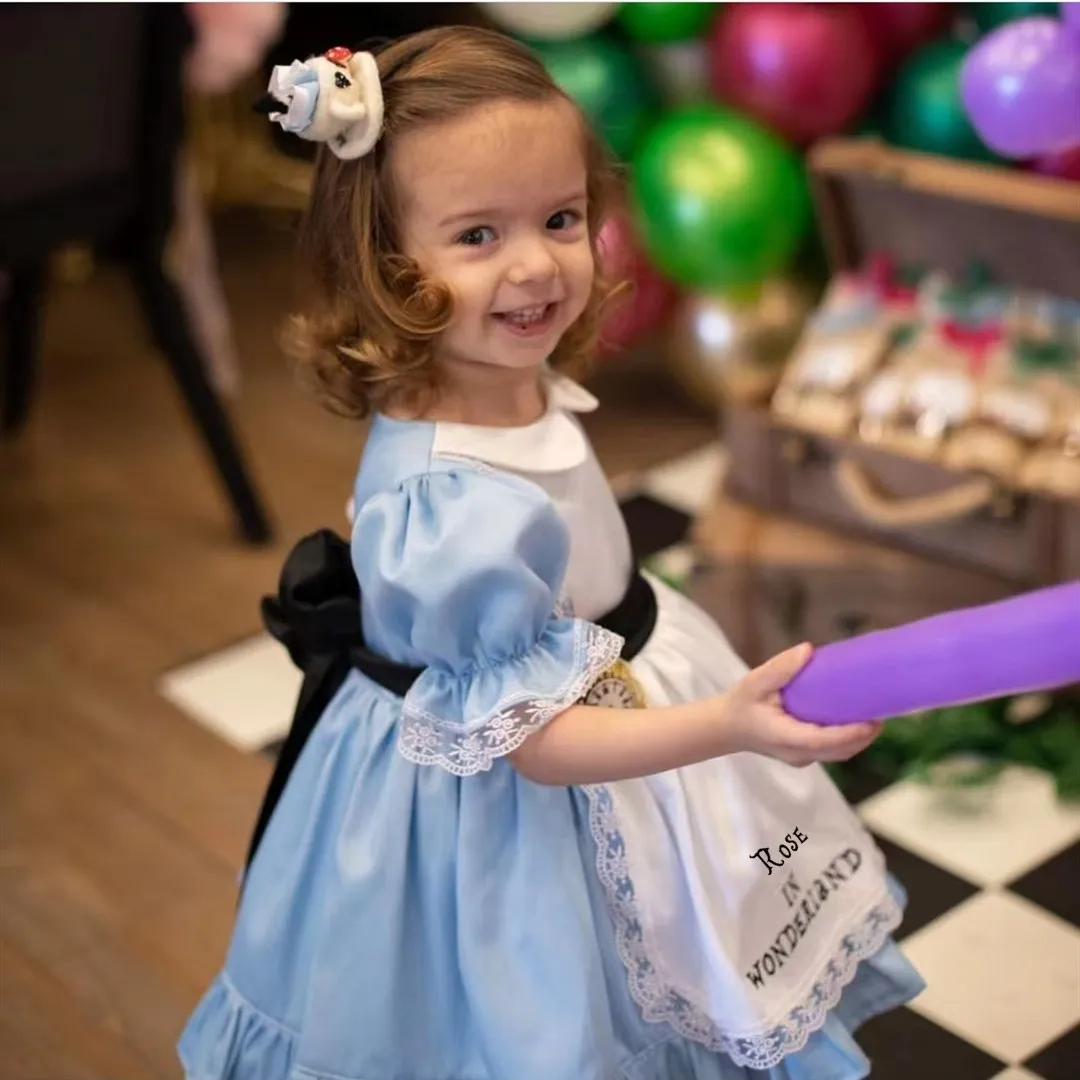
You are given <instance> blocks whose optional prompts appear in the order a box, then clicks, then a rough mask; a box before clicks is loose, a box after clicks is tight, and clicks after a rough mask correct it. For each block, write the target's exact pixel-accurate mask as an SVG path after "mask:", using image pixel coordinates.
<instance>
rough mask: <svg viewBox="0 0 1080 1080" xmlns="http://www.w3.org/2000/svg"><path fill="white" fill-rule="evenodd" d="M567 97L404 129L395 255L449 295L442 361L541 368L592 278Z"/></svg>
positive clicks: (582, 176) (581, 175) (398, 150)
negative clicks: (415, 265)
mask: <svg viewBox="0 0 1080 1080" xmlns="http://www.w3.org/2000/svg"><path fill="white" fill-rule="evenodd" d="M577 125H578V120H577V117H576V115H575V114H574V112H573V110H572V108H571V107H570V106H569V105H568V104H567V103H565V102H562V101H554V102H551V103H548V104H532V103H525V102H516V101H507V102H500V103H497V104H494V105H492V106H490V107H486V108H482V109H475V110H473V111H471V112H469V113H466V114H465V115H463V116H462V117H461V118H460V119H457V120H452V121H450V122H448V123H446V124H440V125H438V126H433V127H428V128H424V129H421V130H419V131H416V132H412V133H410V134H408V135H405V136H403V137H402V138H401V139H400V141H399V142H398V143H397V144H396V145H395V147H394V151H393V155H394V156H393V159H392V166H393V170H394V177H395V182H396V187H397V191H398V193H399V200H400V213H401V237H402V247H403V250H404V253H405V254H406V255H408V256H410V257H411V258H413V259H415V260H416V262H417V263H418V264H419V266H420V268H421V270H422V271H423V272H424V273H425V274H426V275H428V276H430V277H433V278H436V279H438V280H440V281H442V282H444V283H445V284H446V285H447V286H448V287H449V289H450V290H451V292H452V294H453V297H454V314H453V319H452V322H451V324H450V326H449V327H448V328H447V330H446V332H445V333H444V334H443V336H442V338H441V339H440V342H439V347H438V352H437V357H438V358H439V359H440V360H442V361H444V362H445V361H450V362H466V363H481V364H491V365H496V366H499V367H504V368H516V369H520V370H528V369H533V368H539V367H540V366H541V365H542V364H543V363H544V361H545V360H546V359H547V357H548V356H549V355H550V354H551V352H552V350H553V349H554V348H555V345H556V344H557V343H558V340H559V338H560V337H561V336H562V334H563V333H564V332H565V331H566V329H567V328H568V327H569V326H570V325H571V324H572V323H573V322H574V320H575V319H577V317H578V316H579V315H580V314H581V313H582V311H583V310H584V308H585V304H586V301H587V300H588V298H589V293H590V291H591V289H592V283H593V269H594V268H593V257H592V249H591V248H590V245H589V235H588V227H587V222H586V216H585V215H586V193H585V185H586V166H585V159H584V155H583V152H582V139H581V138H580V136H579V133H578V126H577Z"/></svg>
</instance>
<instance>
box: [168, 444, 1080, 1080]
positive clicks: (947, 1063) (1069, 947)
mask: <svg viewBox="0 0 1080 1080" xmlns="http://www.w3.org/2000/svg"><path fill="white" fill-rule="evenodd" d="M721 469H722V460H721V456H720V453H719V451H718V449H714V448H711V447H710V448H706V449H703V450H701V451H699V452H696V453H694V454H691V455H688V456H687V457H685V458H681V459H679V460H677V461H673V462H669V463H667V464H665V465H663V466H662V467H660V468H657V469H654V470H652V471H651V472H649V473H647V474H646V475H644V476H643V477H641V478H640V479H639V480H638V481H635V482H632V483H628V484H620V485H619V490H620V493H621V494H622V497H623V509H624V512H625V516H626V520H627V523H628V526H629V529H630V533H631V537H632V539H633V542H634V546H635V549H636V552H637V554H638V555H639V557H641V558H642V559H649V560H651V561H652V563H653V565H654V566H656V567H657V569H659V570H660V571H661V572H665V573H667V574H669V575H672V576H675V577H679V576H681V575H683V574H684V573H685V572H686V571H687V570H688V569H689V567H690V565H691V564H692V562H693V553H692V551H691V549H690V548H689V547H688V545H687V543H686V540H687V532H688V528H689V525H690V522H691V520H692V518H693V516H694V515H695V514H696V513H697V512H698V511H699V510H700V509H701V508H702V503H703V502H704V500H706V499H707V498H708V497H709V496H710V495H711V493H712V492H713V491H715V490H716V483H717V481H718V478H719V474H720V470H721ZM298 689H299V675H298V673H297V672H296V671H295V670H294V669H293V668H292V667H291V665H290V663H289V660H288V657H287V656H286V655H285V653H284V651H283V650H282V649H281V648H280V647H279V646H278V645H277V643H276V642H274V641H272V640H271V639H269V638H266V637H263V636H258V637H255V638H253V639H251V640H249V641H245V642H241V643H240V644H237V645H233V646H230V647H228V648H225V649H222V650H220V651H219V652H216V653H214V654H212V655H210V656H208V657H205V658H203V659H200V660H198V661H196V662H194V663H191V664H188V665H186V666H184V667H182V668H180V669H177V670H175V671H172V672H169V673H168V674H167V675H166V676H165V677H164V678H163V680H162V683H161V692H162V693H163V694H164V695H165V696H166V697H167V698H169V699H170V700H171V701H172V702H173V703H174V704H175V705H176V706H177V707H178V708H180V709H181V710H183V711H184V712H185V713H187V714H188V715H190V716H191V717H192V718H193V719H195V720H196V721H198V722H199V723H202V724H204V725H206V726H207V727H209V728H211V729H212V730H213V731H215V732H217V733H218V734H219V735H220V736H221V737H223V738H225V739H227V740H228V741H230V742H232V743H234V744H235V745H237V746H239V747H240V748H242V749H244V750H249V751H252V752H269V753H272V752H273V749H274V747H275V746H276V745H277V744H278V743H279V741H280V739H281V738H282V737H283V735H284V733H285V731H286V730H287V728H288V725H289V721H290V719H291V710H292V705H293V702H294V701H295V698H296V693H297V690H298ZM849 797H851V799H852V801H853V802H855V803H856V804H857V806H858V809H859V812H860V814H861V815H862V817H863V819H864V820H865V821H866V823H867V824H868V825H869V827H870V828H871V829H872V830H873V831H874V833H875V834H876V835H877V837H878V838H879V840H880V843H881V846H882V847H883V849H884V850H885V853H886V855H887V856H888V858H889V860H890V865H891V868H892V870H893V871H894V872H895V873H896V875H897V876H898V877H899V878H900V880H901V881H903V883H904V885H905V887H906V888H907V890H908V893H909V896H910V906H909V909H908V916H907V919H906V921H905V923H904V926H903V927H902V929H901V932H900V940H901V946H902V948H903V949H904V951H905V952H906V953H907V954H908V955H909V956H910V957H911V959H912V961H913V962H914V963H915V964H916V966H917V967H918V968H919V969H920V971H921V972H922V973H923V975H924V977H925V978H926V981H927V984H928V985H927V989H926V991H925V992H924V993H923V994H922V995H921V996H920V997H919V998H918V999H917V1000H916V1001H915V1002H914V1003H913V1004H912V1006H911V1007H910V1008H908V1009H903V1010H900V1011H898V1012H896V1013H893V1014H891V1015H888V1016H885V1017H882V1018H880V1019H878V1020H876V1021H873V1022H871V1023H870V1024H868V1025H867V1026H866V1027H865V1028H864V1029H863V1032H862V1033H861V1035H860V1042H861V1044H862V1045H863V1046H864V1047H865V1048H866V1051H867V1053H868V1054H869V1056H870V1057H871V1059H872V1061H873V1063H874V1065H873V1070H872V1076H873V1078H874V1080H912V1078H913V1077H916V1076H917V1077H919V1080H1067V1078H1069V1080H1071V1078H1073V1077H1076V1076H1077V1075H1080V806H1077V805H1076V804H1068V803H1062V802H1061V801H1059V800H1058V799H1057V797H1056V795H1055V793H1054V790H1053V785H1052V783H1051V781H1050V780H1049V778H1048V777H1046V776H1045V775H1043V774H1041V773H1039V772H1036V771H1029V770H1026V769H1020V768H1012V769H1009V770H1007V771H1006V772H1005V774H1004V775H1003V776H1002V777H1001V778H1000V779H999V780H998V781H997V782H995V783H994V784H993V785H991V786H989V787H984V788H973V789H961V790H956V789H949V790H943V789H939V788H933V787H927V786H924V785H921V784H918V783H916V782H914V781H901V782H898V783H893V784H888V785H885V786H882V784H881V783H880V782H873V781H870V780H867V781H866V782H865V783H863V784H862V786H861V789H860V788H859V784H858V783H857V784H856V786H855V788H853V789H851V790H849ZM1070 1063H1071V1064H1070Z"/></svg>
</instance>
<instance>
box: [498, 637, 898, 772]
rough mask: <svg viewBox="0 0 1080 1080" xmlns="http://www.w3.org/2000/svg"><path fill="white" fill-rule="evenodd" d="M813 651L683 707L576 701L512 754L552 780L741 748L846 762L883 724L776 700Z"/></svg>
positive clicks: (795, 653)
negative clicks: (795, 713) (803, 710)
mask: <svg viewBox="0 0 1080 1080" xmlns="http://www.w3.org/2000/svg"><path fill="white" fill-rule="evenodd" d="M809 656H810V647H809V646H806V645H803V646H799V647H798V648H795V649H790V650H789V651H787V652H785V653H781V654H780V655H779V656H775V657H773V659H771V660H769V661H768V662H767V663H765V664H763V665H762V666H761V667H759V668H756V669H755V670H753V671H751V672H749V673H748V674H747V675H746V676H745V677H744V678H743V679H741V680H740V681H739V682H738V683H736V684H735V686H733V687H731V689H730V690H728V691H726V692H725V693H723V694H719V695H717V696H715V697H711V698H704V699H702V700H700V701H694V702H690V703H688V704H685V705H671V706H666V707H662V708H652V709H606V708H600V707H595V706H589V705H574V706H572V707H571V708H569V709H567V710H566V711H565V712H563V713H560V714H559V715H558V716H557V717H555V719H554V720H552V721H551V722H550V723H549V724H547V725H546V726H545V727H543V728H541V729H540V730H539V731H537V732H536V733H535V734H534V735H531V736H530V737H529V738H528V739H527V740H526V741H525V743H524V744H523V745H522V746H521V747H520V748H519V749H518V750H516V751H514V753H513V754H511V755H510V759H511V761H512V763H513V765H514V767H515V768H516V769H517V770H518V771H519V772H520V773H521V774H522V775H523V776H526V777H527V778H528V779H530V780H533V781H535V782H536V783H539V784H551V785H555V786H564V785H580V784H602V783H610V782H612V781H615V780H624V779H627V778H629V777H635V776H646V775H651V774H655V773H661V772H667V771H668V770H670V769H678V768H682V767H684V766H687V765H693V764H695V763H697V762H699V761H705V760H707V759H708V758H713V757H720V756H722V755H724V754H734V753H738V752H740V751H751V752H753V753H758V754H765V755H767V756H769V757H774V758H777V759H779V760H781V761H786V762H787V763H788V764H791V765H809V764H810V763H811V762H814V761H842V760H845V759H847V758H849V757H852V756H853V755H854V754H857V753H858V752H859V751H860V750H863V749H865V748H866V747H867V746H868V745H869V744H870V743H871V742H872V741H873V739H874V737H875V736H876V735H877V733H878V731H879V730H880V725H877V724H852V725H849V726H845V727H830V728H826V727H817V726H816V725H813V724H804V723H801V722H800V721H798V720H795V719H793V718H792V717H790V716H788V715H787V714H785V713H784V712H783V710H782V709H781V708H780V706H779V704H778V703H777V694H778V692H779V691H780V690H781V689H782V688H783V687H784V686H785V685H786V684H787V683H788V682H790V680H791V679H792V678H793V677H794V676H795V674H796V673H797V672H798V671H799V669H800V668H801V667H802V666H803V665H804V664H805V663H806V661H807V660H808V659H809Z"/></svg>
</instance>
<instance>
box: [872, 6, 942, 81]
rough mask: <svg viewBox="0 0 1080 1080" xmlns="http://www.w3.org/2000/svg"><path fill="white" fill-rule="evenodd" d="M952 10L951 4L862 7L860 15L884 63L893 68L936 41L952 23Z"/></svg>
mask: <svg viewBox="0 0 1080 1080" xmlns="http://www.w3.org/2000/svg"><path fill="white" fill-rule="evenodd" d="M950 7H951V5H949V4H860V5H859V13H860V14H861V15H862V18H863V21H864V22H865V23H866V25H867V27H868V29H869V30H870V35H871V37H873V39H874V44H875V45H877V48H878V53H879V54H880V56H881V58H882V60H883V62H884V63H885V64H886V65H887V66H889V67H892V66H894V65H895V64H897V63H899V62H900V61H901V60H903V59H904V57H905V56H907V55H908V53H910V52H912V51H914V50H915V49H917V48H918V47H919V46H920V45H925V44H926V43H927V42H928V41H931V40H932V39H933V38H935V37H937V35H938V34H939V33H940V32H941V31H942V30H943V29H944V28H945V24H946V23H947V22H948V21H949V18H950V16H951V11H950Z"/></svg>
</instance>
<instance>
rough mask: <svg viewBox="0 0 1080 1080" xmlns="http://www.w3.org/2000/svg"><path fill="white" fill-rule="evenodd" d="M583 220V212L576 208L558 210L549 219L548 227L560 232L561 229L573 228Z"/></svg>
mask: <svg viewBox="0 0 1080 1080" xmlns="http://www.w3.org/2000/svg"><path fill="white" fill-rule="evenodd" d="M580 221H581V214H579V213H578V212H577V211H576V210H556V211H555V213H554V214H552V215H551V217H549V218H548V220H547V227H548V228H549V229H554V230H555V231H556V232H558V231H559V230H561V229H572V228H573V227H574V226H575V225H577V224H578V222H580Z"/></svg>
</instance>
